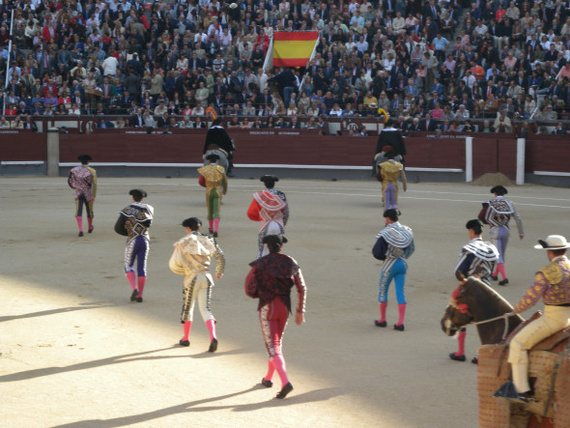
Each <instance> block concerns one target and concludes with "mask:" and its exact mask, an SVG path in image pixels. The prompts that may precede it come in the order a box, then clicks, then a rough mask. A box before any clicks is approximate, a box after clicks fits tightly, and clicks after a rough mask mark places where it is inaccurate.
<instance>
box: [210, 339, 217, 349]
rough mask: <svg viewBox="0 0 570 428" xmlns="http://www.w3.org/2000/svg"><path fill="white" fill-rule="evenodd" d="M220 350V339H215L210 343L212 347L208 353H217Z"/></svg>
mask: <svg viewBox="0 0 570 428" xmlns="http://www.w3.org/2000/svg"><path fill="white" fill-rule="evenodd" d="M217 349H218V339H216V338H213V339H212V341H211V342H210V347H209V348H208V352H216V350H217Z"/></svg>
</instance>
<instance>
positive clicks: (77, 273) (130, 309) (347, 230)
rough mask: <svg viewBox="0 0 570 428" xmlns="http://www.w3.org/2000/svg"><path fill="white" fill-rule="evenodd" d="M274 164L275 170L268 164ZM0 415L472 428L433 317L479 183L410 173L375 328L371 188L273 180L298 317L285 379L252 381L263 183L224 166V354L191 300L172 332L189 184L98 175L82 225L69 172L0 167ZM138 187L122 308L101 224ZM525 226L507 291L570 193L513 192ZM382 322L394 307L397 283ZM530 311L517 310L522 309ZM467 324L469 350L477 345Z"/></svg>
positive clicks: (460, 374)
mask: <svg viewBox="0 0 570 428" xmlns="http://www.w3.org/2000/svg"><path fill="white" fill-rule="evenodd" d="M267 172H270V171H267ZM0 183H1V185H0V218H1V220H2V221H1V222H0V251H1V257H0V396H1V397H2V399H1V400H0V415H1V416H0V418H1V420H2V422H0V425H2V426H4V427H56V426H57V427H122V426H137V427H182V426H197V427H235V426H248V427H267V426H271V427H290V426H296V427H348V426H350V427H476V426H477V412H478V402H477V393H476V369H477V368H476V366H475V365H473V364H471V363H469V362H465V363H458V362H454V361H451V360H450V359H449V358H448V353H450V352H451V351H454V350H455V349H456V341H455V340H453V339H450V338H448V337H446V336H445V335H444V334H443V333H442V331H441V329H440V326H439V321H440V318H441V316H442V313H443V310H444V308H445V307H446V305H447V302H448V300H449V295H450V293H451V291H452V290H453V288H454V287H455V286H456V281H455V279H454V276H453V267H454V265H455V262H456V259H457V255H458V252H459V249H460V248H461V246H462V245H464V244H465V243H466V242H467V239H468V237H467V231H466V230H465V228H464V225H465V222H466V221H467V220H468V219H470V218H474V217H476V215H477V213H478V212H479V209H480V203H481V202H482V201H484V200H486V199H488V198H489V197H490V196H491V195H490V194H489V187H488V186H475V185H468V184H440V183H438V184H430V183H421V184H411V185H410V189H409V190H408V192H406V193H402V194H401V195H400V208H401V210H402V217H401V221H402V223H404V224H406V225H409V226H410V227H412V228H413V229H414V233H415V237H416V248H417V249H416V253H415V254H414V255H413V257H412V258H411V260H410V264H409V273H408V279H407V285H406V294H407V299H408V311H407V317H406V322H405V326H406V330H405V331H404V332H398V331H395V330H393V329H392V328H386V329H380V328H377V327H375V326H374V325H373V320H374V319H375V318H377V317H378V304H377V294H378V286H377V283H378V274H379V267H380V262H378V261H376V260H374V259H373V257H372V255H371V248H372V245H373V244H374V242H375V239H374V237H375V235H376V233H377V232H378V231H379V230H380V228H381V227H382V219H381V212H382V209H381V206H380V197H379V193H380V192H379V184H378V183H377V182H373V181H368V182H359V181H336V182H333V181H311V180H282V181H281V182H279V183H278V185H279V186H278V187H279V188H280V189H281V190H283V191H285V192H286V194H287V196H288V199H289V203H290V207H291V218H290V222H289V224H288V226H287V235H288V237H289V240H290V242H289V243H288V244H286V248H285V251H284V252H285V253H286V254H289V255H291V256H293V257H294V258H296V259H297V261H298V262H299V264H300V265H301V267H302V269H303V274H304V276H305V279H306V281H307V285H308V295H307V313H306V320H307V322H306V324H304V325H303V326H300V327H299V326H296V325H295V324H294V323H293V322H290V323H289V325H288V327H287V330H286V333H285V338H284V350H285V358H286V361H287V369H288V374H289V378H290V380H291V382H292V383H293V385H294V387H295V389H294V391H293V392H292V393H291V394H290V395H289V396H288V397H287V398H286V399H285V400H277V399H275V398H273V397H274V396H275V394H276V392H277V391H278V389H279V387H280V386H279V381H278V377H277V376H276V377H275V379H274V381H275V383H276V385H275V386H274V387H273V388H272V389H267V388H264V387H261V386H260V385H259V381H260V380H261V378H262V376H263V375H264V374H265V370H266V355H265V349H264V346H263V342H262V339H261V334H260V331H259V326H258V320H257V313H256V304H257V302H256V301H254V300H251V299H250V298H248V297H246V296H245V294H244V291H243V284H244V278H245V276H246V274H247V272H248V270H249V267H248V263H249V262H250V261H252V260H253V258H254V257H255V254H256V251H257V249H256V245H257V231H258V225H257V224H256V223H254V222H251V221H249V220H248V219H247V217H246V214H245V213H246V210H247V208H248V206H249V203H250V201H251V195H252V193H253V192H254V191H256V190H259V189H261V186H262V183H260V182H259V181H258V180H257V179H255V180H253V179H252V180H246V179H232V180H230V189H229V191H228V194H227V196H226V197H225V199H224V205H223V207H222V222H221V226H220V237H219V239H218V241H219V244H220V246H221V247H222V249H223V250H224V252H225V254H226V259H227V265H226V274H225V276H224V277H223V278H222V279H221V280H219V281H217V283H216V287H215V289H214V295H213V312H214V314H215V316H216V318H217V329H218V336H219V340H220V346H219V349H218V352H216V353H214V354H211V353H208V352H206V351H207V349H208V344H209V337H208V333H207V330H206V327H205V325H204V324H203V322H202V320H201V317H200V315H199V312H198V311H196V313H195V322H194V325H193V328H192V333H191V342H192V344H191V346H190V347H189V348H183V347H180V346H178V345H177V343H178V340H179V339H180V337H181V335H182V329H181V324H180V322H179V311H180V306H181V288H182V277H180V276H177V275H174V274H173V273H171V272H170V270H169V269H168V259H169V257H170V255H171V251H172V243H173V242H174V241H176V240H177V239H178V238H180V237H181V236H182V235H183V234H184V231H183V229H182V227H180V226H179V224H180V222H181V221H182V220H183V219H184V218H186V217H190V216H198V217H200V218H202V219H203V220H205V216H206V211H205V204H204V192H203V189H202V188H201V187H199V186H198V183H197V180H190V179H166V178H165V179H156V178H106V177H100V178H99V196H98V197H97V201H96V205H95V216H96V218H95V231H94V232H93V234H86V235H85V236H84V237H83V238H79V237H77V226H76V224H75V219H74V214H73V197H72V191H71V189H69V188H68V187H67V183H66V179H65V178H63V177H60V178H46V177H1V178H0ZM134 187H142V188H144V189H145V190H146V191H147V192H148V193H149V197H148V198H147V199H146V202H148V203H149V204H151V205H153V206H154V208H155V221H154V223H153V226H152V228H151V236H152V239H151V242H152V243H151V252H150V256H149V266H148V281H147V287H146V289H145V296H144V299H145V300H144V303H142V304H140V303H131V302H130V301H129V296H130V294H131V292H130V287H129V286H128V283H127V280H126V278H125V277H124V274H123V266H122V264H123V251H124V244H125V240H124V238H123V237H121V236H119V235H117V234H115V233H114V231H113V225H114V223H115V221H116V218H117V216H118V211H119V210H120V209H122V208H123V207H124V206H125V205H127V204H128V203H129V200H130V199H129V196H128V191H129V189H131V188H134ZM509 190H510V192H509V195H508V196H509V197H510V199H511V200H512V201H513V202H514V203H515V204H516V206H517V208H518V210H519V212H520V213H521V215H522V217H523V221H524V226H525V231H526V237H525V239H524V240H522V241H520V240H519V239H518V236H517V232H516V228H515V227H514V222H512V227H513V234H512V235H513V236H512V239H511V241H510V244H509V245H510V248H509V249H508V252H507V264H506V269H507V273H508V274H509V279H510V284H509V285H508V286H507V287H499V286H497V285H496V283H495V284H494V286H495V287H496V288H498V289H500V290H499V291H500V292H502V294H503V295H504V296H505V297H506V298H507V299H508V300H509V301H510V302H511V303H515V302H516V300H518V298H519V297H520V296H521V295H522V294H523V292H524V290H525V289H526V287H527V286H528V285H530V282H531V280H532V277H533V274H534V272H535V271H536V270H538V269H539V268H541V267H542V266H543V265H544V264H545V263H546V257H545V255H544V253H541V252H539V251H537V250H534V249H533V248H532V246H533V245H534V243H535V242H536V240H537V239H538V238H543V237H545V236H546V235H548V234H565V235H566V236H568V235H570V230H569V229H568V220H567V219H568V217H569V214H570V201H569V200H568V190H567V189H563V188H547V187H542V186H522V187H515V186H513V187H511V188H509ZM389 299H390V305H389V307H388V323H389V326H391V325H392V324H393V323H394V322H395V321H396V317H397V305H396V302H395V296H394V291H393V286H392V287H391V289H390V293H389ZM527 315H528V314H527ZM478 345H479V340H478V337H477V334H476V331H475V330H469V332H468V336H467V356H468V359H470V358H471V357H472V356H474V355H476V350H477V347H478Z"/></svg>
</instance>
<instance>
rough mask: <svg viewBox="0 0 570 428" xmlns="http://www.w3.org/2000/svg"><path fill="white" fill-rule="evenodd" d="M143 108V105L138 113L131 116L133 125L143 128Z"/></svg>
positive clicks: (138, 109)
mask: <svg viewBox="0 0 570 428" xmlns="http://www.w3.org/2000/svg"><path fill="white" fill-rule="evenodd" d="M142 110H143V109H142V108H141V107H139V108H137V112H136V114H134V115H132V116H131V126H133V127H134V128H142V127H143V126H144V119H143V115H142Z"/></svg>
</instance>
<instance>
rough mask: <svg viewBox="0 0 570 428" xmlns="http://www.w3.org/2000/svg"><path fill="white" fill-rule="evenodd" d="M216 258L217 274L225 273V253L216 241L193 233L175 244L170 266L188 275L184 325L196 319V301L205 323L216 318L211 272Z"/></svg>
mask: <svg viewBox="0 0 570 428" xmlns="http://www.w3.org/2000/svg"><path fill="white" fill-rule="evenodd" d="M212 257H213V258H215V259H216V274H218V275H221V274H223V273H224V267H225V258H224V253H223V252H222V250H221V249H220V247H219V246H218V244H217V243H216V241H215V240H214V239H213V238H210V237H208V236H206V235H203V234H201V233H199V232H191V233H189V234H188V235H186V236H185V237H184V238H182V239H180V240H178V241H177V242H176V243H175V244H174V252H173V253H172V256H171V257H170V260H169V262H168V266H169V267H170V270H171V271H172V272H174V273H175V274H178V275H184V288H183V290H182V294H183V298H184V303H183V305H182V312H181V314H180V320H181V321H183V322H184V321H192V320H193V317H194V305H195V303H196V302H198V308H199V310H200V314H201V315H202V318H203V320H204V322H207V321H208V320H214V319H215V318H214V315H213V314H212V311H211V309H210V301H211V296H212V287H213V286H214V280H213V278H212V275H211V274H210V272H209V269H210V263H211V261H212Z"/></svg>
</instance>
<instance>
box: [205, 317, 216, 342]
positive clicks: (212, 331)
mask: <svg viewBox="0 0 570 428" xmlns="http://www.w3.org/2000/svg"><path fill="white" fill-rule="evenodd" d="M206 327H208V331H209V332H210V342H211V341H212V340H213V339H215V338H216V320H208V321H206Z"/></svg>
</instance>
